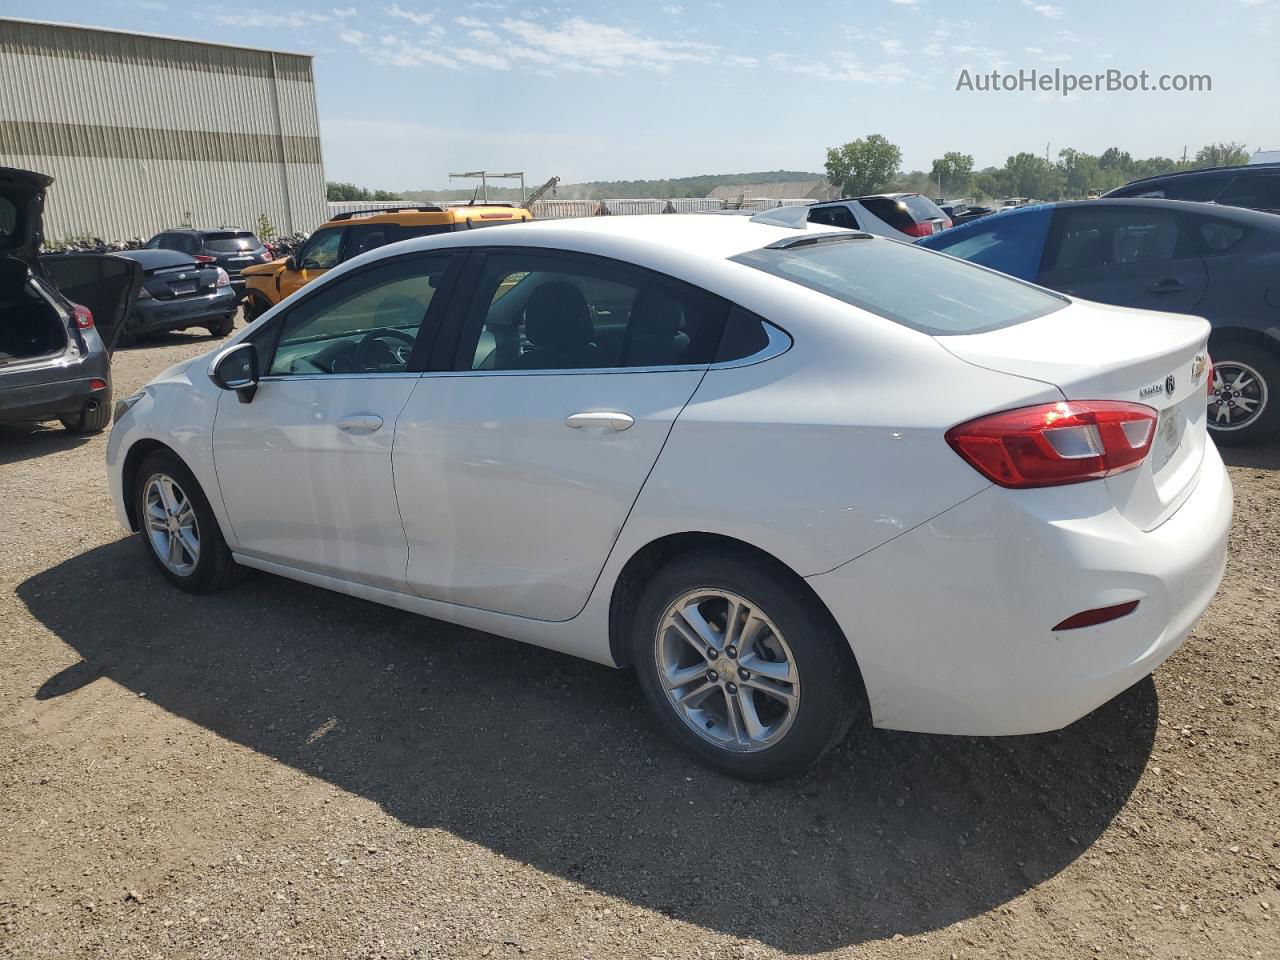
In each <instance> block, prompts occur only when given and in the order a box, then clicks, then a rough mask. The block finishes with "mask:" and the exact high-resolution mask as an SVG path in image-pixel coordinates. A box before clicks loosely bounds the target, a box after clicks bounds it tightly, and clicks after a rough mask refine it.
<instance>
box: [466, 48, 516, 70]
mask: <svg viewBox="0 0 1280 960" xmlns="http://www.w3.org/2000/svg"><path fill="white" fill-rule="evenodd" d="M453 55H454V57H455V58H457V59H458V60H461V61H462V62H463V63H469V64H471V65H472V66H473V67H488V68H489V69H490V70H510V69H511V61H510V60H508V59H507V58H506V57H502V56H499V55H498V54H496V53H489V52H487V51H484V50H473V49H472V48H470V47H459V48H458V49H456V50H454V51H453Z"/></svg>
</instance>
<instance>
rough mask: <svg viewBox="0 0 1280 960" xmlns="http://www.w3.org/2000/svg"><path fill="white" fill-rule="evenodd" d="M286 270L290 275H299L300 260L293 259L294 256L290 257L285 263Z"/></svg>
mask: <svg viewBox="0 0 1280 960" xmlns="http://www.w3.org/2000/svg"><path fill="white" fill-rule="evenodd" d="M284 268H285V269H286V270H288V271H289V272H290V273H297V272H298V260H297V258H296V257H292V256H291V257H289V259H287V260H286V261H285V262H284Z"/></svg>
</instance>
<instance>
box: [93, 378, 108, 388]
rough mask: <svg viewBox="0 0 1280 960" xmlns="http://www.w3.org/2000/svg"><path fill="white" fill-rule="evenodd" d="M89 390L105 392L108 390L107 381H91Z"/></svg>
mask: <svg viewBox="0 0 1280 960" xmlns="http://www.w3.org/2000/svg"><path fill="white" fill-rule="evenodd" d="M89 389H90V390H105V389H107V381H105V380H98V379H93V380H90V381H89Z"/></svg>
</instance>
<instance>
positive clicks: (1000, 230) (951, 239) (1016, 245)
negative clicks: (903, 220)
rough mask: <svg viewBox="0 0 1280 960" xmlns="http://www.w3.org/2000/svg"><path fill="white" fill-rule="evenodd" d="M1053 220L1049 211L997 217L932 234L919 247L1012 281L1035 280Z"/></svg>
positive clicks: (1029, 211) (1034, 211)
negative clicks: (1014, 279) (986, 269)
mask: <svg viewBox="0 0 1280 960" xmlns="http://www.w3.org/2000/svg"><path fill="white" fill-rule="evenodd" d="M1052 217H1053V211H1052V210H1049V209H1043V210H1028V211H1027V212H1026V213H1003V214H998V215H996V216H992V217H986V218H985V219H982V220H975V221H973V222H972V223H967V224H964V225H963V226H959V227H955V228H954V229H951V230H944V231H943V232H942V233H935V234H934V235H933V236H932V237H928V238H926V239H925V240H924V241H922V242H921V244H920V245H921V246H922V247H928V248H929V249H930V250H938V251H940V252H942V253H947V254H950V255H951V256H953V257H959V258H960V259H961V260H968V261H970V262H971V263H980V264H982V265H983V266H984V267H990V268H991V269H992V270H999V271H1000V272H1001V273H1007V274H1009V275H1010V276H1011V277H1019V278H1020V279H1022V280H1034V279H1035V278H1036V274H1038V273H1039V272H1040V256H1041V254H1043V253H1044V240H1045V236H1046V235H1047V234H1048V232H1049V221H1050V219H1052Z"/></svg>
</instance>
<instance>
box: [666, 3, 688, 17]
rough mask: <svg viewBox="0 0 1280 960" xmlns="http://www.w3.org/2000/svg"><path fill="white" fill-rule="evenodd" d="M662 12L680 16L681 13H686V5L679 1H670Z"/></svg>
mask: <svg viewBox="0 0 1280 960" xmlns="http://www.w3.org/2000/svg"><path fill="white" fill-rule="evenodd" d="M662 12H663V13H665V14H668V15H670V16H673V17H678V16H680V14H682V13H684V7H682V6H680V4H678V3H669V4H667V5H666V6H665V7H663V8H662Z"/></svg>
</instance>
